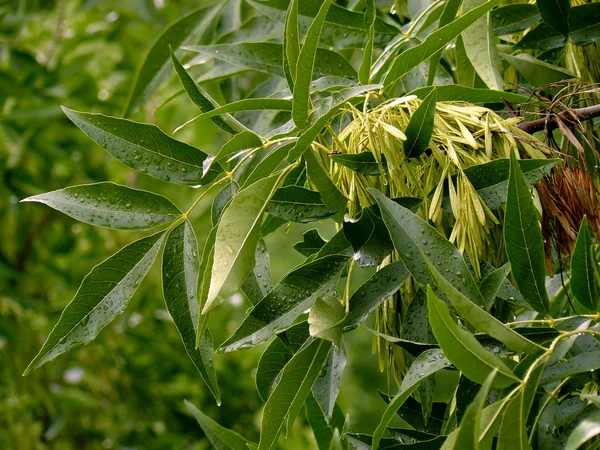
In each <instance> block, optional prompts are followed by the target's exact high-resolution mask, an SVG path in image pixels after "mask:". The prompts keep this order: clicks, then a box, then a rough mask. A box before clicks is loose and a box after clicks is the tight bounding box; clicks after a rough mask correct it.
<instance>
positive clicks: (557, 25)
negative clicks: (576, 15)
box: [536, 0, 571, 36]
mask: <svg viewBox="0 0 600 450" xmlns="http://www.w3.org/2000/svg"><path fill="white" fill-rule="evenodd" d="M536 5H537V7H538V9H539V11H540V15H541V16H542V19H543V20H544V22H546V23H547V24H548V25H550V26H551V27H552V28H554V29H555V30H556V31H558V32H560V33H561V34H563V35H565V36H567V35H568V34H569V12H570V9H571V2H570V1H569V0H537V1H536Z"/></svg>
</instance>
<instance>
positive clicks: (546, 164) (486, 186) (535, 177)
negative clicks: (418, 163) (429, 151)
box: [442, 158, 561, 211]
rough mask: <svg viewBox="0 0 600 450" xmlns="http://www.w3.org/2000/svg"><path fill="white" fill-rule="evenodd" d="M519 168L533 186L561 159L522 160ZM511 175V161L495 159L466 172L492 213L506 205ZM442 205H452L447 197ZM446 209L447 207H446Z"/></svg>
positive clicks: (528, 183)
mask: <svg viewBox="0 0 600 450" xmlns="http://www.w3.org/2000/svg"><path fill="white" fill-rule="evenodd" d="M518 162H519V167H520V168H521V172H522V173H523V176H524V177H525V181H526V182H527V186H528V187H529V188H533V186H534V185H535V184H536V183H537V182H538V181H540V180H541V179H542V177H543V176H544V175H546V174H548V173H549V172H550V169H551V168H552V167H554V166H556V165H557V164H559V163H560V162H561V159H559V158H556V159H542V158H540V159H520V160H519V161H518ZM509 173H510V160H509V159H506V158H502V159H495V160H494V161H490V162H487V163H483V164H478V165H476V166H471V167H468V168H467V169H465V170H464V174H465V175H466V176H467V178H468V179H469V181H470V182H471V184H472V185H473V187H474V188H475V190H476V191H477V194H478V195H479V197H481V200H483V201H484V202H485V204H486V205H487V206H488V208H490V209H491V210H492V211H494V210H496V209H498V208H500V207H501V206H502V205H504V203H506V190H507V188H508V177H509ZM442 204H443V205H444V204H447V205H448V207H449V205H450V200H449V198H448V197H447V196H446V197H445V198H444V200H443V202H442ZM445 207H446V206H445Z"/></svg>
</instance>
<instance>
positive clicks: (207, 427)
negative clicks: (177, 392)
mask: <svg viewBox="0 0 600 450" xmlns="http://www.w3.org/2000/svg"><path fill="white" fill-rule="evenodd" d="M184 402H185V406H187V408H188V409H189V410H190V411H191V413H192V414H193V415H194V417H195V418H196V420H197V421H198V424H199V425H200V427H201V428H202V431H204V434H206V437H207V438H208V439H209V440H210V442H211V444H212V445H214V447H215V448H216V449H217V450H247V449H248V444H250V443H249V442H248V441H247V440H246V439H244V438H243V437H242V436H240V435H239V434H237V433H236V432H235V431H231V430H228V429H227V428H225V427H222V426H221V425H219V424H218V423H217V422H215V421H214V420H212V419H211V418H210V417H208V416H207V415H205V414H204V413H202V412H201V411H200V410H199V409H198V408H196V407H195V406H194V405H193V404H191V403H190V402H188V401H187V400H184Z"/></svg>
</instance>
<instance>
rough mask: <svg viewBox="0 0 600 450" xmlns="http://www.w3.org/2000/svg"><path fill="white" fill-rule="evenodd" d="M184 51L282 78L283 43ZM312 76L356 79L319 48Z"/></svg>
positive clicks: (343, 64) (333, 55)
mask: <svg viewBox="0 0 600 450" xmlns="http://www.w3.org/2000/svg"><path fill="white" fill-rule="evenodd" d="M184 50H190V51H193V52H198V53H202V54H204V55H210V56H213V57H215V58H217V59H219V60H221V61H225V62H227V63H230V64H235V65H237V66H243V67H247V68H249V69H254V70H258V71H260V72H266V73H270V74H272V75H277V76H279V77H284V76H285V74H284V73H283V44H279V43H276V42H242V43H239V44H222V45H210V46H192V47H186V48H185V49H184ZM313 74H315V75H317V76H320V77H323V76H328V75H331V76H337V77H344V78H355V77H356V71H355V70H354V68H353V67H352V65H351V64H350V63H349V62H348V61H346V60H345V59H344V58H343V57H342V56H340V55H338V54H337V53H335V52H332V51H330V50H326V49H324V48H318V49H317V53H316V59H315V66H314V70H313Z"/></svg>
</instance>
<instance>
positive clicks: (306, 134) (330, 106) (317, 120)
mask: <svg viewBox="0 0 600 450" xmlns="http://www.w3.org/2000/svg"><path fill="white" fill-rule="evenodd" d="M380 87H381V85H379V84H370V85H367V86H357V87H351V88H347V89H342V90H341V91H338V92H336V93H334V94H332V95H330V96H329V97H326V98H324V99H322V100H319V102H318V103H317V102H315V110H314V111H313V112H312V114H311V115H310V116H309V118H308V123H307V125H306V129H305V131H303V132H302V134H301V135H300V137H299V138H298V141H297V142H296V145H295V146H294V148H292V149H291V150H290V154H289V155H288V161H289V162H292V161H296V160H297V159H298V158H300V157H301V156H302V155H303V154H304V152H305V151H306V150H307V149H308V148H309V147H310V145H311V144H312V143H313V141H314V140H315V138H316V137H317V136H318V134H319V133H320V132H321V130H322V129H323V127H324V126H325V125H326V124H327V122H329V120H330V119H331V118H332V117H333V116H334V115H335V114H336V113H337V112H338V111H339V110H340V108H341V107H342V106H343V105H344V104H346V103H347V102H349V101H355V100H356V99H357V97H359V96H361V95H363V94H364V93H365V92H368V91H372V90H374V89H379V88H380Z"/></svg>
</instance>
